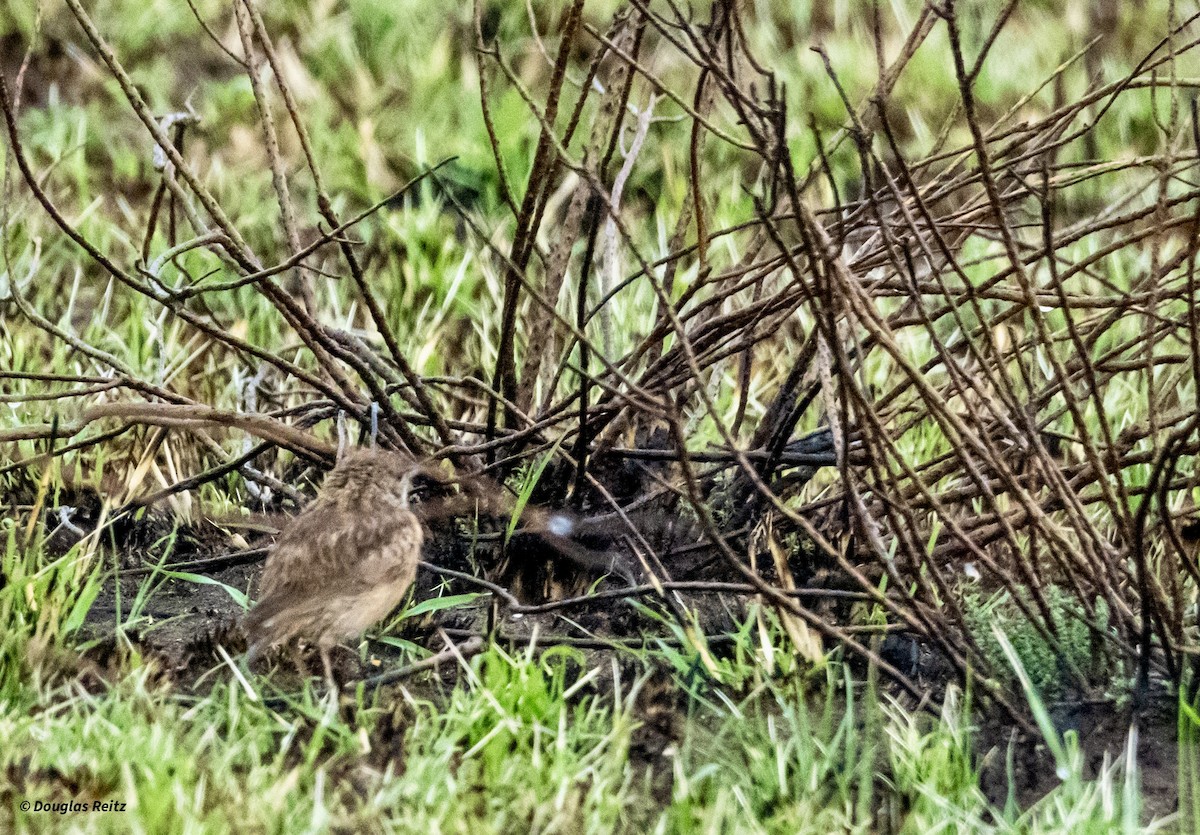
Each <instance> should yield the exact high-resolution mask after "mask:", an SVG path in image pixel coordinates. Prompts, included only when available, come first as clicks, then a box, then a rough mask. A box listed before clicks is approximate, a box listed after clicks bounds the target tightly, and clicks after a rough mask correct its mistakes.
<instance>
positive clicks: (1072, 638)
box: [964, 585, 1120, 701]
mask: <svg viewBox="0 0 1200 835" xmlns="http://www.w3.org/2000/svg"><path fill="white" fill-rule="evenodd" d="M1044 591H1045V596H1046V603H1047V607H1048V609H1049V611H1050V616H1051V619H1052V623H1051V624H1049V625H1048V627H1047V628H1048V631H1049V632H1050V633H1051V634H1052V635H1055V636H1057V639H1058V648H1059V649H1060V650H1061V652H1058V651H1056V648H1055V646H1054V645H1053V644H1052V643H1051V642H1050V641H1048V640H1047V639H1046V637H1045V635H1043V634H1042V632H1040V631H1039V630H1038V629H1037V627H1036V626H1034V625H1033V624H1032V623H1031V622H1030V621H1029V619H1028V618H1026V616H1025V614H1024V613H1022V612H1021V610H1020V608H1019V607H1018V606H1017V604H1016V603H1015V602H1014V601H1013V599H1012V595H1011V594H1010V593H1009V592H1008V591H1000V592H997V593H996V594H994V595H992V596H991V597H990V598H989V599H987V600H986V601H981V600H980V598H979V596H978V595H975V594H969V595H967V596H966V598H965V601H966V605H965V607H964V609H965V611H966V615H967V621H968V628H969V629H970V630H971V633H972V635H973V636H974V637H975V639H976V641H977V642H978V643H979V645H980V647H981V648H982V649H983V654H984V657H985V658H986V660H987V662H988V665H989V667H990V669H992V670H994V671H996V672H997V673H999V674H1000V675H1002V676H1003V675H1007V676H1008V677H1009V678H1010V680H1011V678H1012V672H1011V670H1012V668H1011V666H1010V664H1009V663H1008V661H1007V658H1006V654H1005V652H1004V651H1003V649H1002V648H1001V646H1000V644H999V642H998V641H997V640H996V637H995V633H994V631H993V627H996V628H998V629H999V630H1000V631H1001V632H1003V633H1004V635H1005V636H1006V638H1007V639H1008V641H1009V643H1010V644H1011V645H1012V647H1013V651H1014V652H1015V653H1016V655H1017V658H1019V659H1020V660H1021V665H1022V667H1023V668H1024V669H1025V670H1026V671H1027V673H1028V675H1029V678H1030V681H1031V682H1032V684H1033V687H1034V688H1035V689H1036V690H1037V692H1038V693H1040V694H1041V695H1042V697H1043V698H1046V699H1049V700H1051V701H1054V700H1057V699H1060V698H1063V697H1065V696H1066V695H1068V694H1069V692H1070V687H1071V683H1072V680H1073V673H1076V672H1078V673H1082V674H1083V675H1084V676H1086V678H1087V680H1088V681H1089V682H1098V683H1099V682H1102V683H1103V684H1104V685H1113V686H1115V685H1117V684H1119V683H1120V680H1119V677H1117V676H1116V675H1115V674H1114V672H1113V670H1112V665H1111V664H1110V662H1109V659H1108V657H1107V656H1106V655H1105V653H1104V652H1103V646H1102V644H1101V643H1100V642H1099V641H1097V640H1096V633H1097V632H1099V633H1103V632H1106V631H1107V630H1108V606H1107V604H1106V603H1105V602H1104V601H1103V600H1097V601H1096V603H1095V612H1096V614H1095V622H1094V623H1093V626H1094V627H1095V629H1094V630H1093V628H1091V627H1089V625H1088V620H1087V614H1086V612H1084V610H1083V606H1082V605H1081V604H1080V603H1079V601H1078V600H1077V599H1076V598H1075V596H1074V595H1072V594H1071V593H1070V592H1068V591H1067V590H1065V589H1063V588H1061V587H1060V586H1057V585H1050V586H1047V587H1046V589H1045V590H1044ZM1030 608H1032V607H1030Z"/></svg>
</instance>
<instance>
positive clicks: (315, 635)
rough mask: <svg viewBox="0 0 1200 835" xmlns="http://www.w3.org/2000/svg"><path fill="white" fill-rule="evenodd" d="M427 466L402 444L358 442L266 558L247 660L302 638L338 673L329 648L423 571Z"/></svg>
mask: <svg viewBox="0 0 1200 835" xmlns="http://www.w3.org/2000/svg"><path fill="white" fill-rule="evenodd" d="M422 473H423V469H422V468H421V467H420V466H419V465H418V464H417V462H416V461H414V460H413V459H412V458H410V457H409V456H407V455H403V454H401V453H396V452H383V451H376V450H357V451H354V452H351V453H349V454H347V455H346V456H345V457H344V458H343V459H342V460H341V461H340V462H338V464H337V466H336V467H334V468H333V470H331V471H330V473H329V475H328V476H326V478H325V484H324V486H323V487H322V488H321V491H320V493H319V494H318V496H317V498H316V499H315V500H314V501H313V502H312V503H311V504H310V505H308V506H307V507H306V508H305V509H304V510H303V511H302V512H301V513H300V514H299V515H298V516H297V517H296V518H295V519H293V520H292V521H291V523H290V524H288V525H287V527H286V528H285V529H284V530H283V532H282V534H281V535H280V536H279V539H278V540H276V542H275V546H274V548H272V549H271V554H270V556H268V557H267V565H266V568H265V569H264V570H263V575H262V580H261V582H260V588H259V599H258V602H257V603H256V604H255V606H254V608H252V609H251V610H250V611H249V612H248V613H247V615H246V619H245V628H246V633H247V635H248V636H249V639H250V650H249V652H248V654H247V661H251V662H252V661H253V660H254V659H255V658H256V657H257V656H258V655H260V654H261V653H262V652H263V651H264V650H267V649H269V648H271V647H275V646H278V645H281V644H287V643H289V642H290V641H293V640H295V639H298V638H303V639H305V640H307V641H310V642H312V643H314V644H315V645H316V646H317V649H318V650H319V651H320V653H321V663H322V664H323V665H324V667H325V675H326V677H327V679H328V680H329V681H331V682H332V681H333V675H332V667H331V665H330V661H329V651H330V650H331V649H332V648H333V647H334V646H335V645H337V644H338V643H339V642H341V641H345V640H348V639H351V638H356V637H358V636H359V635H361V634H362V633H363V631H364V630H366V629H367V628H368V627H370V626H371V625H372V624H374V623H376V622H378V621H380V620H382V619H383V618H384V617H386V616H387V614H388V613H389V612H391V611H392V609H394V608H395V607H396V606H397V605H398V604H399V603H400V601H401V600H403V599H404V595H405V593H406V592H407V591H408V587H409V586H411V585H412V582H413V578H414V577H415V576H416V572H417V561H418V560H419V559H420V557H421V543H422V540H423V539H424V534H423V532H422V529H421V523H420V521H419V520H418V519H417V517H416V516H415V515H413V513H412V511H411V510H410V509H409V491H410V489H411V488H412V482H413V479H414V478H415V477H417V476H418V475H421V474H422Z"/></svg>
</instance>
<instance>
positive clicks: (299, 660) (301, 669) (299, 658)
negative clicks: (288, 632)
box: [287, 641, 309, 681]
mask: <svg viewBox="0 0 1200 835" xmlns="http://www.w3.org/2000/svg"><path fill="white" fill-rule="evenodd" d="M287 647H288V655H289V656H290V657H291V659H292V663H293V664H295V665H296V672H298V673H299V674H300V678H301V679H303V680H305V681H307V680H308V678H309V672H308V665H307V664H305V663H304V655H303V653H301V652H300V647H299V645H297V644H296V642H295V641H289V642H288V645H287Z"/></svg>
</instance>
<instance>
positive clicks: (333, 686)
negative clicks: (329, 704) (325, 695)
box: [320, 644, 338, 693]
mask: <svg viewBox="0 0 1200 835" xmlns="http://www.w3.org/2000/svg"><path fill="white" fill-rule="evenodd" d="M329 649H330V648H329V647H327V646H325V645H324V644H322V645H321V646H320V650H321V664H322V665H323V666H324V667H325V683H326V684H327V685H329V690H330V692H331V693H336V692H337V691H338V684H337V679H335V678H334V677H333V663H332V662H331V661H330V659H329Z"/></svg>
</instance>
